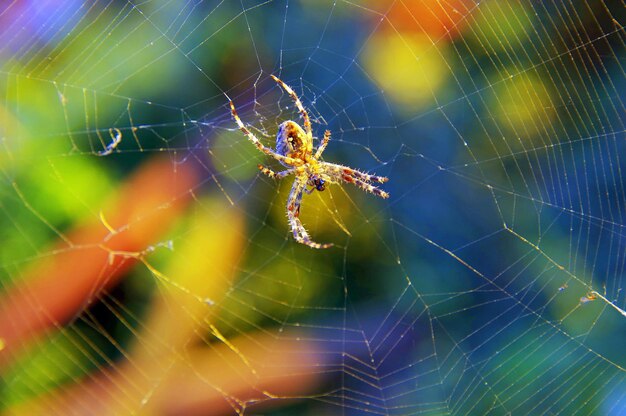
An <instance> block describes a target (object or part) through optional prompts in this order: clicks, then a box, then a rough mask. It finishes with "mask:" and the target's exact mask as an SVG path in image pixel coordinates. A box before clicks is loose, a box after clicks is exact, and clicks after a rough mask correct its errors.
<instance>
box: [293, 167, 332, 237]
mask: <svg viewBox="0 0 626 416" xmlns="http://www.w3.org/2000/svg"><path fill="white" fill-rule="evenodd" d="M305 188H306V181H303V180H302V179H300V178H296V180H295V181H294V183H293V186H292V187H291V192H290V193H289V198H287V219H288V221H289V226H290V227H291V231H292V232H293V238H294V239H295V240H296V241H297V242H298V243H301V244H305V245H307V246H309V247H311V248H329V247H332V245H333V244H332V243H327V244H320V243H316V242H314V241H311V238H310V237H309V233H307V231H306V229H305V228H304V225H302V221H300V218H299V217H300V203H301V202H302V192H303V191H304V190H305Z"/></svg>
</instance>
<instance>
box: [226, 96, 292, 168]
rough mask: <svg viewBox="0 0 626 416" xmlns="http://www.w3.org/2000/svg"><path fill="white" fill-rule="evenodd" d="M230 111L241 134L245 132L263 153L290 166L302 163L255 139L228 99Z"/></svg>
mask: <svg viewBox="0 0 626 416" xmlns="http://www.w3.org/2000/svg"><path fill="white" fill-rule="evenodd" d="M230 112H231V113H232V115H233V118H234V119H235V121H236V122H237V125H238V126H239V130H241V131H242V132H243V134H245V135H246V136H247V137H248V139H250V141H251V142H252V143H253V144H254V145H255V146H256V147H257V149H259V150H260V151H261V152H263V153H265V154H266V155H268V156H272V157H273V158H274V159H276V160H278V161H281V162H285V163H286V164H288V165H291V166H299V165H302V164H303V163H304V161H302V160H300V159H294V158H292V157H287V156H283V155H279V154H278V153H276V152H274V151H273V150H272V149H270V148H269V147H265V146H263V143H261V142H260V141H259V139H257V138H256V136H255V135H254V134H252V132H251V131H250V130H248V128H247V127H246V126H245V125H244V124H243V122H242V121H241V119H240V118H239V115H238V114H237V110H236V109H235V104H233V102H232V101H230Z"/></svg>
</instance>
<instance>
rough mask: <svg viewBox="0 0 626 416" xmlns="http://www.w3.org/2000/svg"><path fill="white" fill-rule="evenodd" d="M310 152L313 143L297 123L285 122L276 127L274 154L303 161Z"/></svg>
mask: <svg viewBox="0 0 626 416" xmlns="http://www.w3.org/2000/svg"><path fill="white" fill-rule="evenodd" d="M312 152H313V143H312V141H311V140H310V139H309V136H307V134H306V133H305V132H304V130H302V127H300V126H299V125H298V123H295V122H293V121H291V120H287V121H285V122H283V123H281V124H280V126H278V133H277V134H276V153H278V154H279V155H283V156H286V157H291V158H294V159H300V160H303V161H304V160H307V158H308V157H309V156H310V155H311V153H312ZM281 163H282V162H281ZM283 165H284V163H283Z"/></svg>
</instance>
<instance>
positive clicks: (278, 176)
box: [257, 165, 296, 179]
mask: <svg viewBox="0 0 626 416" xmlns="http://www.w3.org/2000/svg"><path fill="white" fill-rule="evenodd" d="M257 166H258V168H259V170H260V171H261V172H262V173H264V174H266V175H267V176H269V177H270V178H272V179H282V178H284V177H285V176H288V175H291V174H292V173H294V172H295V171H296V169H295V168H292V169H287V170H283V171H282V172H274V171H273V170H272V169H270V168H268V167H266V166H263V165H257Z"/></svg>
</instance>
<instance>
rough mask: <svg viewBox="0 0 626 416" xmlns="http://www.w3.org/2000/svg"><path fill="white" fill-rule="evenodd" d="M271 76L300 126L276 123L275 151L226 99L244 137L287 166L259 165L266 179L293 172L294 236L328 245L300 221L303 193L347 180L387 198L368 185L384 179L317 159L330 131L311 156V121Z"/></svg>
mask: <svg viewBox="0 0 626 416" xmlns="http://www.w3.org/2000/svg"><path fill="white" fill-rule="evenodd" d="M271 77H272V79H274V81H276V83H278V85H280V86H281V88H283V89H284V90H285V91H286V92H287V94H289V95H290V96H291V98H292V99H293V101H294V102H295V105H296V108H297V109H298V112H299V113H300V115H301V116H302V118H303V120H304V122H303V125H304V128H302V127H301V126H300V125H299V124H298V123H296V122H295V121H292V120H287V121H283V122H282V123H281V124H280V125H279V126H278V132H277V134H276V150H275V151H274V150H273V149H271V148H268V147H266V146H264V145H263V143H261V142H260V141H259V139H257V137H256V136H255V135H254V134H252V132H251V131H250V130H249V129H248V128H247V127H246V126H245V125H244V124H243V122H242V121H241V119H240V118H239V115H238V114H237V110H236V109H235V105H234V104H233V102H232V101H230V110H231V113H232V116H233V118H234V119H235V122H236V123H237V126H238V127H239V129H240V130H241V131H242V132H243V133H244V134H245V135H246V137H247V138H248V139H249V140H250V141H251V142H252V143H253V144H254V145H255V146H256V147H257V149H259V151H261V152H263V153H265V154H266V155H268V156H272V157H273V158H274V159H276V160H278V162H280V163H281V164H282V165H283V166H285V167H287V168H288V169H286V170H283V171H281V172H275V171H273V170H272V169H270V168H268V167H265V166H263V165H259V170H260V171H261V172H262V173H264V174H265V175H267V176H269V177H270V178H274V179H282V178H284V177H286V176H289V175H294V176H295V179H294V182H293V185H292V187H291V191H290V192H289V197H288V198H287V221H288V222H289V226H290V228H291V232H292V234H293V237H294V239H295V240H296V241H297V242H298V243H301V244H305V245H307V246H309V247H312V248H328V247H331V246H332V245H333V244H332V243H326V244H320V243H316V242H314V241H312V240H311V238H310V237H309V233H308V232H307V230H306V229H305V228H304V225H303V224H302V221H300V205H301V203H302V197H303V194H304V193H306V194H311V193H312V192H314V191H315V190H317V191H320V192H322V191H324V190H325V189H326V184H334V183H351V184H353V185H355V186H357V187H359V188H361V189H362V190H364V191H366V192H370V193H372V194H374V195H376V196H379V197H381V198H384V199H386V198H389V194H388V193H387V192H385V191H383V190H381V189H380V188H378V187H376V186H374V185H372V182H375V183H384V182H387V180H388V179H387V178H386V177H383V176H376V175H370V174H367V173H364V172H361V171H358V170H356V169H352V168H350V167H347V166H343V165H338V164H334V163H328V162H323V161H320V160H319V159H320V157H321V156H322V153H323V152H324V150H325V149H326V146H327V145H328V142H329V141H330V131H329V130H326V131H325V132H324V137H323V138H322V143H321V144H320V145H319V146H318V148H317V150H316V152H315V155H314V154H313V133H312V131H311V121H310V119H309V115H308V113H307V111H306V110H305V108H304V106H303V105H302V102H301V101H300V98H298V96H297V95H296V93H295V92H294V91H293V89H291V87H289V86H288V85H287V84H285V83H284V82H283V81H281V80H280V79H278V78H277V77H275V76H274V75H271Z"/></svg>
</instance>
